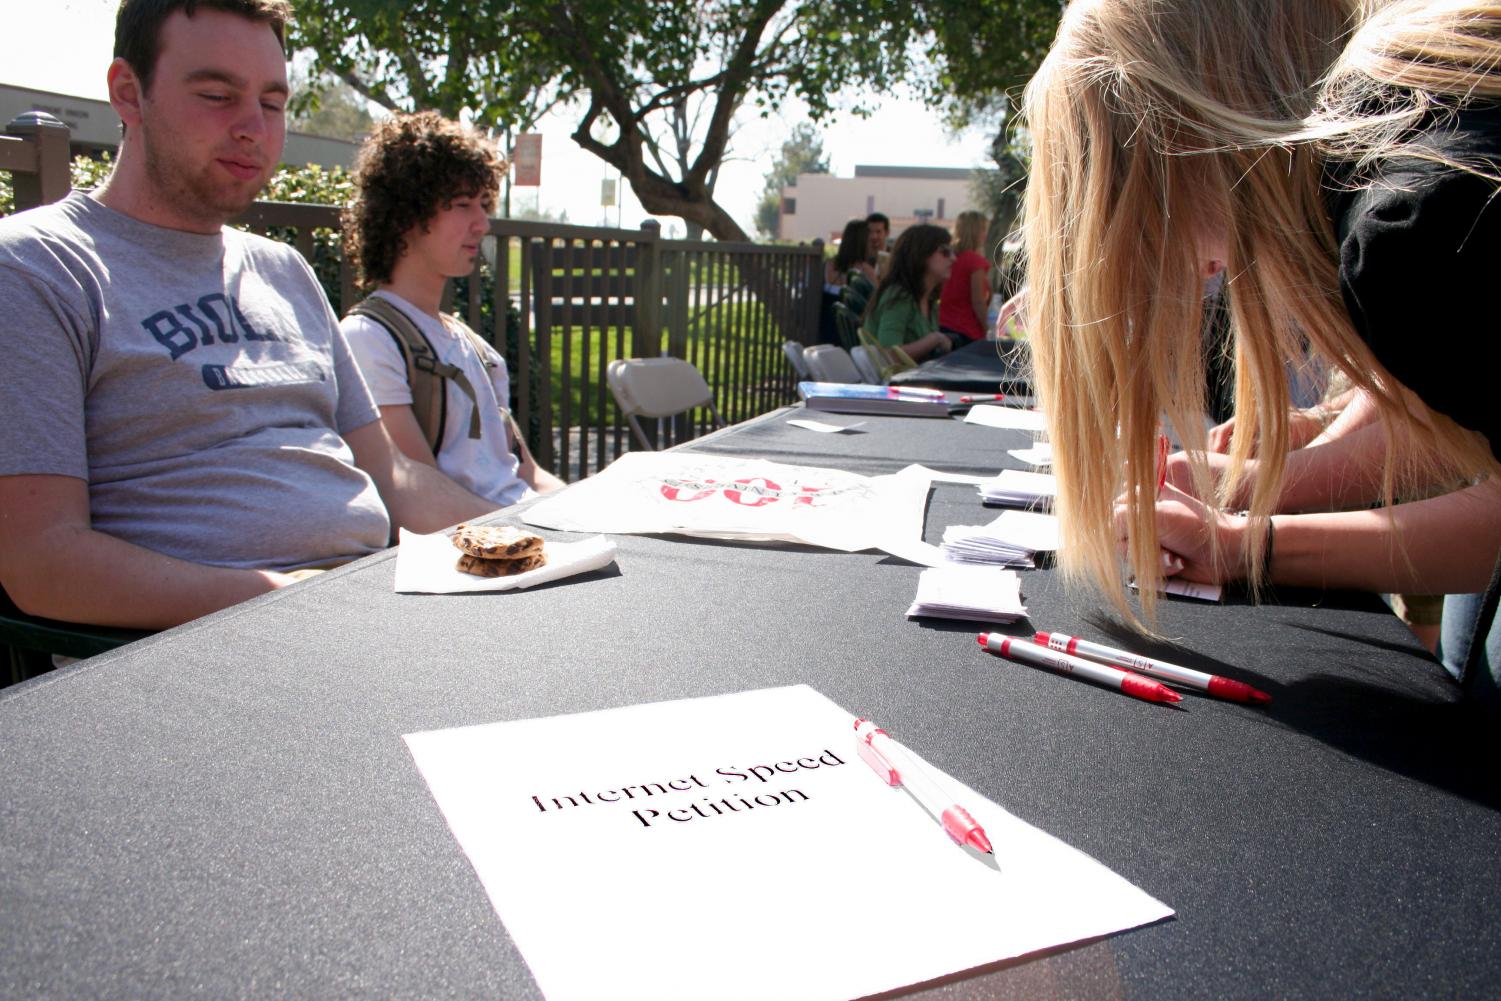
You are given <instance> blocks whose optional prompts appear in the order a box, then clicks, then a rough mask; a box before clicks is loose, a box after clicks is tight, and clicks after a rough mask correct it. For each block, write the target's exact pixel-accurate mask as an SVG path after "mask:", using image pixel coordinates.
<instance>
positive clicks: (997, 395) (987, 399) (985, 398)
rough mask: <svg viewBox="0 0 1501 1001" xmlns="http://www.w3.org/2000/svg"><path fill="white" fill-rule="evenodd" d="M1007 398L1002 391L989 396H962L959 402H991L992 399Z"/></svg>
mask: <svg viewBox="0 0 1501 1001" xmlns="http://www.w3.org/2000/svg"><path fill="white" fill-rule="evenodd" d="M1005 398H1006V397H1005V395H1004V394H1002V393H991V394H990V395H988V396H961V397H959V402H960V403H989V402H991V401H992V400H1004V399H1005Z"/></svg>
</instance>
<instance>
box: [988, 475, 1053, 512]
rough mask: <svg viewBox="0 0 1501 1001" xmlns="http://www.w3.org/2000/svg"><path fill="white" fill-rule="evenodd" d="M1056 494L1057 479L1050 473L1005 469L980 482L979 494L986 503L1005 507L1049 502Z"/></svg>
mask: <svg viewBox="0 0 1501 1001" xmlns="http://www.w3.org/2000/svg"><path fill="white" fill-rule="evenodd" d="M1057 495H1058V481H1057V480H1056V479H1055V478H1054V477H1053V474H1052V473H1023V472H1021V471H1020V470H1016V469H1005V470H1002V471H1001V475H999V476H997V477H995V478H994V479H990V480H986V481H985V482H984V483H981V484H980V496H981V497H982V498H983V499H984V501H985V503H986V504H1000V505H1004V506H1006V507H1038V506H1041V505H1045V504H1050V503H1051V502H1052V500H1053V498H1054V497H1056V496H1057Z"/></svg>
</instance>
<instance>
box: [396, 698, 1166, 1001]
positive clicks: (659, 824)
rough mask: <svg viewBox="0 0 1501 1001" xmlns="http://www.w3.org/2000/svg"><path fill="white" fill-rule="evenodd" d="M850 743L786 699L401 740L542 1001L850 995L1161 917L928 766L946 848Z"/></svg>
mask: <svg viewBox="0 0 1501 1001" xmlns="http://www.w3.org/2000/svg"><path fill="white" fill-rule="evenodd" d="M877 722H880V721H877ZM897 736H900V735H899V734H897ZM854 737H855V733H854V729H853V717H852V715H851V714H850V713H849V712H847V711H845V710H843V709H841V708H840V707H839V706H836V705H835V704H834V703H832V702H830V701H829V700H828V699H826V698H824V697H823V696H822V695H820V694H819V693H817V692H815V691H813V690H812V689H811V688H808V687H807V686H802V685H800V686H796V687H792V688H773V689H765V690H762V691H754V692H743V693H741V694H738V695H726V696H719V697H715V698H704V699H692V700H687V701H681V702H665V703H657V704H653V705H641V706H633V707H630V708H626V709H616V710H609V711H605V712H595V713H584V714H580V715H575V716H559V717H553V718H550V719H534V720H523V721H520V722H513V723H493V724H489V725H485V726H475V727H465V728H461V729H455V730H442V731H435V732H430V733H417V734H410V735H408V736H407V737H406V741H407V746H408V747H409V748H410V750H411V753H412V756H413V758H414V759H415V760H416V763H417V767H418V769H419V770H420V771H421V773H422V775H423V777H424V778H425V779H426V780H427V783H428V786H429V788H430V789H431V790H432V794H433V798H434V799H435V800H436V801H437V804H438V806H439V808H440V809H441V810H442V812H443V816H444V818H445V819H446V820H447V821H448V824H449V827H450V828H451V829H452V831H453V833H454V836H455V837H456V838H457V840H458V842H459V844H460V846H461V847H462V848H463V850H464V852H465V853H466V854H467V855H468V856H469V860H470V862H471V863H472V864H473V865H474V869H475V872H476V873H477V874H478V876H479V879H480V882H481V883H482V884H483V885H484V887H485V890H486V892H487V893H488V894H489V896H490V900H491V902H492V904H493V905H494V906H495V909H496V913H497V914H499V916H500V918H501V920H502V921H504V923H505V926H506V930H507V931H508V932H509V933H510V935H511V937H512V939H514V940H515V942H516V945H517V947H518V948H519V949H520V951H521V954H522V956H523V957H524V958H525V959H526V962H527V965H528V966H529V967H530V968H531V971H532V974H533V976H535V977H536V979H537V983H538V985H539V986H540V987H541V989H542V992H543V993H544V994H545V995H546V996H547V997H548V998H549V999H550V1001H564V999H585V998H589V999H601V998H639V999H654V1001H656V999H662V1001H671V999H718V998H746V999H750V998H778V999H781V998H802V999H830V1001H832V999H845V998H857V997H863V996H865V995H867V994H874V993H877V992H880V991H887V990H893V989H896V988H900V987H904V986H908V985H911V984H916V983H921V982H924V981H928V980H932V979H934V978H937V977H941V976H945V975H947V974H951V973H956V972H959V971H962V970H968V969H971V968H973V967H976V966H980V965H983V964H986V963H991V962H995V961H998V960H1001V959H1007V958H1010V957H1014V956H1019V955H1024V954H1026V953H1030V952H1034V951H1037V950H1039V949H1045V948H1049V947H1052V946H1056V945H1061V944H1064V943H1068V942H1075V941H1079V940H1081V939H1086V938H1091V937H1094V936H1097V935H1106V934H1110V933H1112V932H1117V931H1121V930H1124V929H1127V928H1132V927H1136V926H1138V925H1142V924H1146V923H1148V922H1152V921H1156V920H1159V919H1161V918H1164V917H1167V916H1169V915H1170V914H1171V913H1172V911H1171V910H1169V909H1168V908H1167V907H1166V906H1164V905H1163V904H1162V903H1160V902H1158V901H1156V900H1154V899H1152V898H1151V897H1150V896H1148V895H1147V894H1146V893H1143V892H1142V891H1141V890H1139V889H1137V888H1136V887H1134V886H1132V885H1131V884H1130V883H1127V882H1126V881H1125V880H1123V879H1121V878H1120V877H1119V876H1117V875H1115V874H1114V873H1112V872H1110V871H1109V870H1108V869H1106V868H1105V867H1104V866H1102V865H1100V864H1099V863H1098V862H1096V861H1094V860H1093V859H1091V858H1089V857H1088V856H1086V855H1084V854H1082V853H1080V852H1078V851H1075V850H1074V849H1072V848H1070V847H1069V846H1068V845H1066V844H1064V843H1063V842H1061V841H1059V840H1057V839H1055V838H1053V837H1051V836H1049V835H1048V834H1045V833H1044V832H1042V831H1039V830H1037V829H1036V828H1034V827H1031V826H1030V825H1028V824H1026V823H1024V822H1023V821H1021V820H1019V819H1018V818H1016V817H1013V816H1011V815H1010V814H1009V813H1007V812H1006V811H1005V810H1003V809H1002V808H1001V807H999V806H997V805H996V804H995V803H992V802H990V801H989V800H987V799H985V798H984V797H981V796H979V795H978V794H976V793H975V792H974V791H973V790H971V789H968V788H966V787H964V786H963V785H961V784H960V783H958V782H956V781H954V780H953V779H952V778H950V777H949V776H947V775H945V774H944V773H942V772H939V771H937V770H933V777H934V778H935V780H936V781H938V782H939V783H940V785H941V786H943V788H944V789H945V790H946V791H948V792H950V793H951V794H952V795H953V797H954V798H955V800H956V801H958V802H959V803H960V804H961V805H963V806H965V807H966V808H967V809H968V810H969V812H970V813H971V814H972V815H973V816H974V818H975V819H976V821H978V822H979V823H980V825H981V826H983V827H984V828H985V830H986V832H987V834H988V835H989V836H990V840H991V842H992V843H993V844H994V845H995V849H996V855H995V858H994V859H991V858H990V857H989V856H983V855H979V854H978V853H976V852H975V851H974V850H973V849H966V848H961V847H959V846H958V845H956V844H954V843H953V842H952V841H950V840H949V838H948V836H947V835H946V834H945V833H944V832H943V829H942V828H941V827H940V826H939V824H938V823H936V822H935V821H934V820H933V819H932V817H931V816H930V815H929V814H927V813H926V812H925V811H924V810H923V809H922V808H921V807H920V806H919V805H918V804H917V802H916V801H915V800H913V799H912V798H911V796H910V795H909V794H908V793H907V792H906V790H904V789H902V788H892V787H890V786H887V785H885V784H884V783H883V782H882V781H881V780H880V779H879V778H878V777H877V776H876V774H875V773H874V772H873V771H872V770H871V769H870V768H869V767H867V765H866V764H865V762H864V761H862V760H861V759H860V758H859V757H858V756H857V755H856V752H855V742H854ZM975 753H976V754H986V755H994V754H1004V747H1003V746H1001V745H999V744H998V745H997V746H995V747H984V748H976V749H975ZM1014 767H1025V766H1024V765H1023V764H1022V763H1020V762H1018V763H1016V764H1015V765H1014Z"/></svg>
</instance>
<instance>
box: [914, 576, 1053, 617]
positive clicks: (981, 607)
mask: <svg viewBox="0 0 1501 1001" xmlns="http://www.w3.org/2000/svg"><path fill="white" fill-rule="evenodd" d="M1026 614H1027V606H1026V605H1023V604H1022V582H1021V578H1020V577H1018V576H1017V575H1016V571H1014V570H1002V569H1000V568H999V567H993V566H962V565H955V566H945V567H935V568H933V569H931V570H924V571H923V572H922V574H921V576H919V577H918V578H917V598H916V600H914V601H913V602H912V607H911V608H909V609H907V618H909V619H915V618H919V617H927V618H933V619H963V620H965V621H967V622H1014V621H1016V620H1017V619H1020V618H1025V617H1026Z"/></svg>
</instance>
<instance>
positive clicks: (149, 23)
mask: <svg viewBox="0 0 1501 1001" xmlns="http://www.w3.org/2000/svg"><path fill="white" fill-rule="evenodd" d="M289 10H290V7H289V5H288V4H287V3H286V2H285V0H124V2H123V3H122V4H121V5H120V9H119V13H118V16H117V19H116V29H115V56H116V58H115V60H114V62H113V63H112V64H111V65H110V67H109V74H108V83H109V95H110V103H111V104H112V105H113V106H114V109H115V111H116V112H117V113H118V114H119V115H120V119H121V121H122V122H123V123H124V125H125V131H124V135H123V137H122V142H121V145H120V158H119V161H118V162H117V164H116V166H115V170H114V172H113V174H112V175H111V176H110V178H109V180H108V181H107V182H106V184H105V185H104V186H103V187H102V188H100V189H99V190H98V191H95V192H93V193H92V194H87V195H86V194H82V193H79V192H75V193H73V194H72V195H70V196H69V197H68V198H66V199H64V200H63V201H61V202H58V203H55V204H53V205H47V206H43V207H41V208H37V209H33V210H32V211H29V212H23V213H20V214H18V215H15V216H12V217H11V218H9V219H6V220H3V221H0V302H3V303H4V304H5V311H4V314H3V316H0V357H4V359H5V363H4V365H3V366H0V585H3V587H4V590H5V592H6V593H7V594H8V596H9V598H10V600H12V601H13V602H14V603H15V604H16V605H17V606H19V607H20V608H21V609H22V610H23V611H25V612H29V613H31V614H33V615H38V616H43V617H46V618H52V619H61V620H65V621H69V622H85V623H93V624H97V625H113V626H130V627H136V628H147V629H157V628H164V627H167V626H172V625H176V624H178V623H181V622H185V621H187V620H189V619H193V618H196V617H198V616H200V615H204V614H206V613H208V612H212V611H215V610H217V609H220V608H223V607H225V606H226V605H230V604H233V603H235V602H238V601H242V600H244V599H246V598H250V597H253V596H255V595H258V594H262V593H264V592H266V591H271V590H274V589H276V588H280V587H284V586H286V585H287V584H290V583H292V582H293V581H294V580H295V579H296V577H297V575H298V574H299V573H300V572H301V571H303V570H307V569H314V568H317V567H320V566H326V565H328V564H331V563H334V562H339V561H342V560H347V559H350V558H352V557H356V556H360V555H363V554H365V553H369V552H373V551H375V550H378V549H381V548H383V547H384V546H386V545H387V544H388V542H389V537H390V532H391V530H392V527H393V524H394V525H397V526H405V527H408V528H413V529H416V530H419V531H434V530H437V529H440V528H442V527H444V526H446V525H451V524H453V523H455V522H458V521H464V520H467V519H469V518H473V517H476V516H479V515H481V514H484V513H485V512H487V511H490V510H493V509H494V507H495V505H494V504H492V503H489V502H487V501H484V500H482V499H481V498H478V497H475V496H474V495H473V494H470V493H469V492H467V491H464V490H461V489H459V488H458V487H457V486H455V485H454V484H453V482H452V481H451V480H449V479H448V478H447V477H444V476H441V475H439V474H437V473H436V472H435V471H434V470H432V469H430V468H428V467H427V466H424V465H422V464H420V463H416V462H412V461H411V460H409V459H408V458H407V457H406V455H405V454H404V453H402V452H401V451H400V450H399V449H397V448H396V447H395V445H394V443H392V441H391V439H390V437H389V436H388V435H387V434H386V430H385V425H383V424H382V423H381V421H380V420H379V416H380V415H379V412H378V411H377V409H376V407H375V403H374V401H373V400H372V399H371V398H370V393H369V390H368V389H366V387H365V383H364V381H363V379H361V377H360V374H359V369H358V368H357V367H356V366H355V364H354V361H353V359H352V358H351V356H350V353H349V348H348V345H347V344H346V343H345V340H344V338H343V335H341V334H340V333H339V329H338V324H337V320H336V318H335V317H334V315H333V312H332V310H330V309H329V306H328V300H327V299H326V298H325V297H324V295H323V290H322V288H321V287H320V286H319V285H318V282H317V280H316V279H315V278H314V276H313V273H312V271H311V269H310V268H309V267H308V265H307V263H306V262H305V261H304V260H303V259H302V258H301V257H300V256H299V255H298V254H297V252H296V251H295V250H293V249H292V248H290V247H288V246H286V245H284V244H279V243H275V242H273V241H270V240H266V239H263V238H261V237H257V236H254V235H251V234H248V233H242V232H239V231H237V230H234V229H230V228H228V227H226V225H225V223H226V222H227V221H228V220H229V219H231V218H233V217H234V216H236V215H238V214H239V213H241V212H243V211H244V210H245V209H246V208H248V207H249V206H250V204H251V202H252V201H253V200H254V199H255V197H256V196H257V194H259V192H260V190H261V188H262V187H263V186H264V185H265V183H266V181H267V179H268V178H269V177H270V174H271V171H272V170H274V169H275V168H276V165H277V162H278V161H279V160H280V158H281V151H282V144H283V142H284V140H285V137H286V122H285V115H284V111H285V104H286V99H287V74H286V57H285V53H284V50H283V47H282V37H283V26H284V24H285V22H286V18H287V15H288V12H289Z"/></svg>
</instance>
